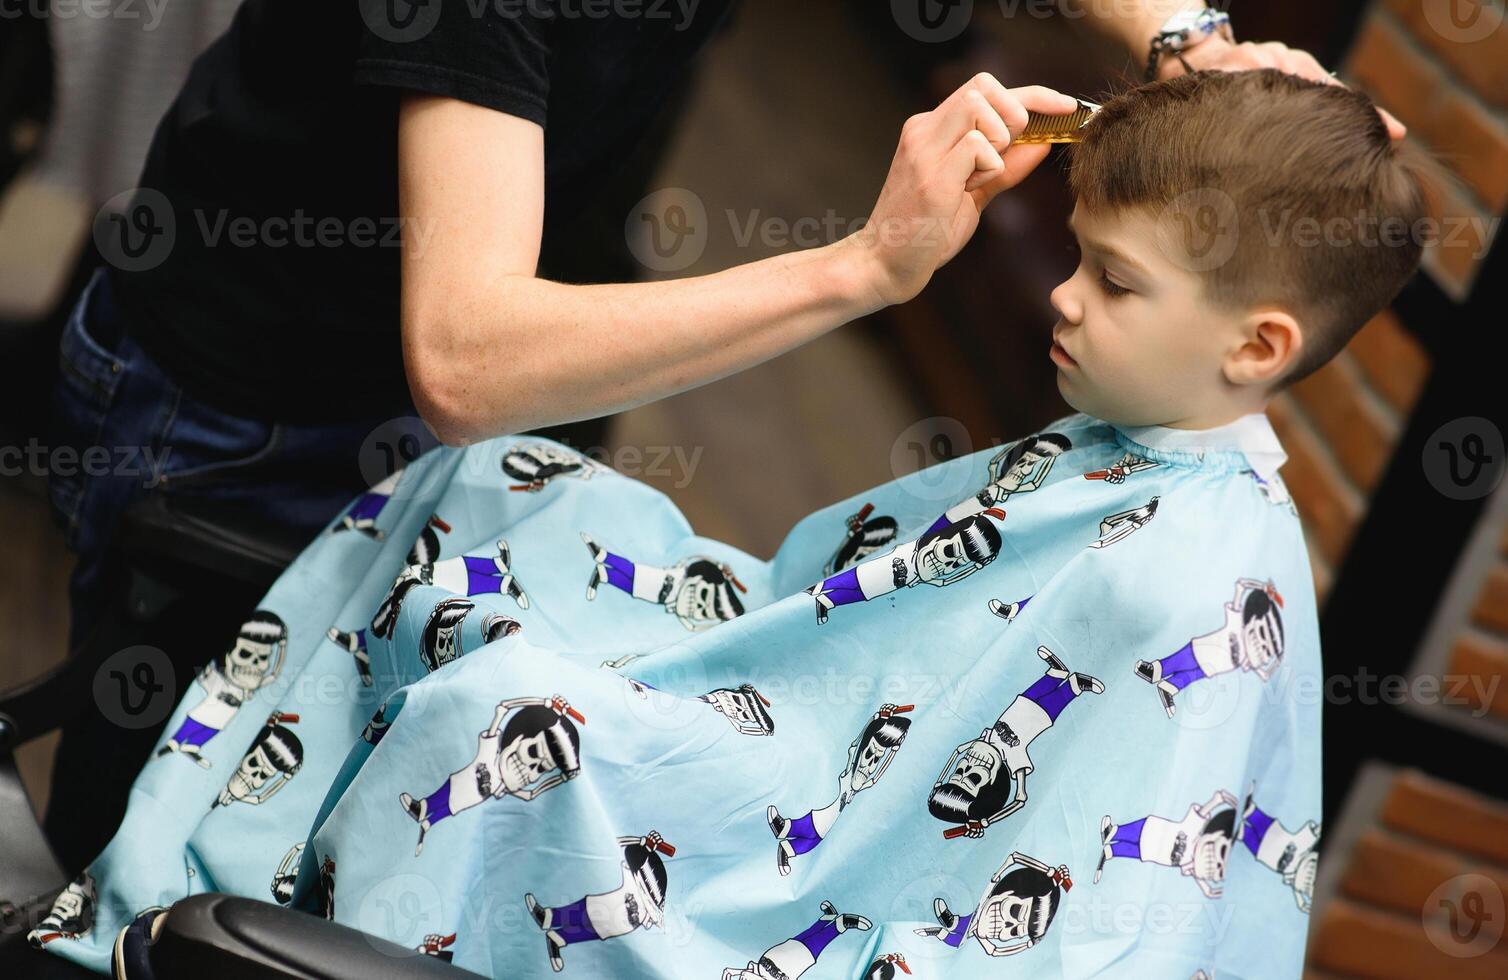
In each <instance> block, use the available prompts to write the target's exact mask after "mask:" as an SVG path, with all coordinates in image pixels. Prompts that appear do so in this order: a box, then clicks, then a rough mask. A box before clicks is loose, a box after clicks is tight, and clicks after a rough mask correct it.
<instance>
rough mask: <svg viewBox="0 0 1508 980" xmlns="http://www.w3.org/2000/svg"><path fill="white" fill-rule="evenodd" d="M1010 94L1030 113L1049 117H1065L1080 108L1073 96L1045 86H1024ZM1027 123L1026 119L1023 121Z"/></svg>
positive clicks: (1010, 91)
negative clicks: (1043, 114)
mask: <svg viewBox="0 0 1508 980" xmlns="http://www.w3.org/2000/svg"><path fill="white" fill-rule="evenodd" d="M1009 94H1010V95H1012V96H1014V97H1015V98H1016V100H1017V101H1019V102H1020V103H1021V105H1022V107H1023V108H1025V109H1027V110H1028V111H1030V112H1045V113H1047V114H1049V115H1054V116H1064V115H1067V114H1068V113H1070V112H1073V111H1074V110H1075V109H1077V108H1078V107H1079V100H1078V99H1076V98H1074V97H1073V96H1071V95H1064V94H1063V93H1062V92H1059V91H1057V90H1055V89H1050V88H1048V87H1046V86H1045V85H1023V86H1021V87H1020V88H1013V89H1010V90H1009ZM1022 121H1023V122H1025V118H1024V117H1023V119H1022Z"/></svg>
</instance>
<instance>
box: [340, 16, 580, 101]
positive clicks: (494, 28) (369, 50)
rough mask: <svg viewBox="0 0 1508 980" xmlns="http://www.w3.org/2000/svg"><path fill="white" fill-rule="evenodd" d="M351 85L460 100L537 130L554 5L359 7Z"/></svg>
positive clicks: (546, 96) (544, 98) (546, 98)
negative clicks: (522, 121) (533, 125)
mask: <svg viewBox="0 0 1508 980" xmlns="http://www.w3.org/2000/svg"><path fill="white" fill-rule="evenodd" d="M361 21H362V23H361V25H360V30H361V38H360V40H359V42H358V44H357V49H356V62H355V66H354V81H355V82H356V84H358V85H377V86H391V87H394V88H403V89H408V90H411V91H416V92H422V93H426V94H430V95H443V96H448V97H450V98H455V99H461V100H463V101H465V102H470V103H473V104H475V105H480V106H486V107H487V108H490V109H496V110H498V111H499V112H506V113H508V114H509V115H513V116H518V117H520V118H522V119H528V120H530V121H532V122H536V123H538V124H540V125H541V126H543V125H544V124H545V116H546V106H547V105H548V101H549V92H550V74H549V64H550V52H551V46H552V42H553V35H554V32H555V29H556V22H557V17H556V11H555V4H554V0H500V2H481V0H431V2H429V3H392V2H391V0H361Z"/></svg>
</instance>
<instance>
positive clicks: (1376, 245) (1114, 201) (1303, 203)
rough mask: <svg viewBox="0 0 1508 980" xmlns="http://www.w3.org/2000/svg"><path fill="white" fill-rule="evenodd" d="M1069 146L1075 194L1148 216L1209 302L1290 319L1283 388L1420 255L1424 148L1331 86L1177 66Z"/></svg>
mask: <svg viewBox="0 0 1508 980" xmlns="http://www.w3.org/2000/svg"><path fill="white" fill-rule="evenodd" d="M1070 153H1071V156H1070V165H1069V185H1070V187H1071V188H1072V190H1073V192H1074V195H1075V196H1076V197H1077V198H1078V200H1079V202H1080V203H1081V205H1082V206H1083V207H1085V208H1086V209H1088V210H1090V211H1102V210H1116V209H1136V210H1141V211H1144V212H1146V213H1148V214H1150V215H1151V216H1153V217H1154V218H1157V219H1158V223H1159V231H1160V233H1161V238H1162V240H1163V241H1164V248H1168V247H1169V246H1171V247H1172V248H1173V249H1175V250H1176V253H1174V252H1170V253H1169V256H1170V258H1173V259H1174V261H1176V262H1178V263H1179V264H1182V265H1184V266H1185V267H1186V268H1190V269H1192V270H1194V271H1197V272H1200V273H1202V274H1203V275H1204V282H1205V297H1206V298H1207V299H1208V300H1210V301H1211V302H1214V303H1216V304H1218V305H1220V306H1222V307H1225V308H1227V309H1238V310H1239V309H1249V308H1253V307H1257V306H1261V305H1266V304H1271V305H1273V306H1277V307H1279V308H1281V309H1284V310H1286V311H1288V312H1289V313H1290V314H1292V315H1294V316H1295V317H1297V318H1298V319H1299V320H1300V322H1301V323H1302V324H1303V327H1304V346H1303V350H1302V351H1301V352H1300V354H1299V357H1298V360H1297V361H1296V363H1295V364H1294V366H1293V367H1292V368H1290V369H1289V371H1288V372H1287V374H1286V375H1285V376H1284V377H1283V378H1282V380H1281V381H1280V382H1279V383H1278V387H1286V386H1287V385H1289V384H1292V383H1293V382H1295V381H1297V380H1299V379H1300V378H1303V377H1304V376H1306V375H1308V374H1309V373H1311V372H1313V371H1314V370H1316V369H1318V368H1319V367H1321V366H1323V365H1324V364H1325V363H1326V362H1327V361H1329V360H1330V359H1331V358H1332V357H1334V356H1335V355H1336V354H1337V353H1339V352H1340V350H1341V349H1342V348H1344V347H1345V346H1346V344H1347V343H1349V342H1350V340H1351V338H1352V337H1353V336H1354V335H1355V334H1356V331H1358V330H1360V329H1361V327H1362V325H1363V324H1365V323H1366V322H1367V321H1368V320H1369V319H1370V318H1371V317H1372V316H1373V315H1374V314H1376V313H1377V312H1378V311H1379V310H1381V309H1382V308H1383V307H1385V306H1387V304H1388V303H1389V302H1391V301H1392V299H1393V297H1394V296H1395V295H1397V293H1398V290H1399V289H1401V288H1402V286H1403V284H1404V283H1405V282H1406V281H1407V280H1408V278H1409V277H1410V276H1411V275H1412V274H1413V273H1414V270H1415V269H1416V268H1417V267H1418V264H1419V259H1420V256H1421V254H1422V245H1423V242H1422V241H1421V240H1420V232H1421V229H1422V228H1424V227H1426V222H1425V221H1424V219H1425V218H1426V217H1427V214H1428V202H1427V200H1426V196H1425V192H1424V185H1423V183H1422V181H1421V179H1420V176H1421V172H1422V169H1423V168H1424V167H1426V166H1427V165H1428V164H1427V160H1426V159H1425V158H1423V157H1422V156H1419V155H1416V154H1415V152H1414V151H1412V150H1411V149H1406V148H1405V146H1404V145H1403V144H1401V143H1398V144H1395V143H1394V141H1393V140H1392V139H1391V138H1390V137H1389V135H1388V131H1387V127H1386V126H1385V125H1384V123H1383V122H1382V119H1381V118H1380V117H1379V116H1378V114H1377V110H1376V108H1375V107H1374V106H1373V104H1372V101H1371V100H1370V99H1368V98H1367V97H1366V96H1365V95H1362V94H1361V93H1359V92H1356V91H1353V90H1351V89H1348V88H1344V87H1342V86H1339V85H1326V84H1322V83H1318V82H1311V81H1308V80H1305V79H1302V78H1299V77H1297V76H1295V75H1290V74H1287V73H1285V72H1280V71H1278V70H1276V69H1270V68H1269V69H1260V70H1254V71H1237V72H1224V71H1198V72H1193V73H1190V74H1187V75H1180V76H1178V77H1176V78H1172V79H1169V80H1167V81H1162V82H1154V83H1152V84H1149V85H1143V86H1140V87H1138V88H1134V89H1131V90H1130V91H1127V92H1124V93H1122V94H1119V95H1116V96H1115V97H1113V98H1111V99H1109V100H1108V101H1107V102H1105V104H1104V106H1103V108H1102V109H1101V110H1100V111H1099V112H1098V113H1096V114H1095V116H1094V117H1093V119H1091V120H1090V122H1089V124H1088V126H1087V127H1086V128H1085V131H1084V139H1083V142H1081V143H1078V144H1076V145H1074V146H1073V147H1072V149H1071V151H1070ZM1170 233H1171V234H1170Z"/></svg>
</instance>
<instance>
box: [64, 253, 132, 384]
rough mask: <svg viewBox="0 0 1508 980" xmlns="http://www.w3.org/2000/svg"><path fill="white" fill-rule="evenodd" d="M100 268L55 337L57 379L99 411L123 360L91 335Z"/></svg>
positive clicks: (123, 363)
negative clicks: (56, 341) (57, 337)
mask: <svg viewBox="0 0 1508 980" xmlns="http://www.w3.org/2000/svg"><path fill="white" fill-rule="evenodd" d="M104 275H105V273H104V272H103V271H100V272H96V273H95V274H94V278H93V279H91V280H90V281H89V285H88V286H86V287H84V291H83V293H82V294H81V295H80V296H79V300H78V302H77V303H75V304H74V306H73V312H72V313H70V314H69V315H68V322H67V323H65V324H64V325H63V336H62V338H61V339H60V340H59V341H58V373H59V383H60V384H62V385H66V386H68V387H69V388H71V389H72V391H73V393H74V394H76V395H77V399H76V400H81V401H84V402H87V403H89V404H91V405H93V406H95V407H96V408H98V409H99V410H100V411H101V412H104V411H106V410H108V409H109V407H110V402H111V401H112V400H113V399H114V398H115V389H116V388H117V387H119V385H120V378H121V374H122V372H123V371H124V370H125V362H124V361H123V360H122V359H121V358H120V356H119V355H117V354H116V353H115V351H113V350H111V349H110V347H109V346H107V345H106V344H104V343H102V342H101V341H100V340H99V339H97V338H96V337H95V336H94V333H93V331H92V327H93V326H95V322H96V321H95V314H96V311H95V307H94V298H95V294H96V293H97V292H98V290H99V289H100V288H101V285H100V284H101V279H102V277H103V276H104Z"/></svg>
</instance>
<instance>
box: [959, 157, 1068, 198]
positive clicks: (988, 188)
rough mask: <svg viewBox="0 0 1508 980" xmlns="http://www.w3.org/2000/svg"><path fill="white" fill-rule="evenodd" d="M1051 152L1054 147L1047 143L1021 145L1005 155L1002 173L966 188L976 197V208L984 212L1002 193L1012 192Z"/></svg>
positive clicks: (979, 180) (985, 177)
mask: <svg viewBox="0 0 1508 980" xmlns="http://www.w3.org/2000/svg"><path fill="white" fill-rule="evenodd" d="M1051 150H1052V147H1051V146H1048V145H1047V144H1045V143H1019V144H1017V145H1015V146H1013V147H1011V150H1010V152H1009V153H1007V154H1005V156H1004V158H1003V159H1004V161H1005V167H1004V169H1003V170H1001V171H1000V173H998V174H994V175H988V176H983V177H981V178H979V179H976V180H973V181H971V182H970V183H972V184H973V185H974V186H972V187H968V186H966V187H965V190H967V191H969V192H970V193H971V194H973V195H974V204H975V206H976V207H978V208H979V210H981V211H983V210H984V209H985V207H986V206H987V205H988V204H989V203H990V202H991V201H993V200H994V199H995V197H996V195H998V194H999V193H1000V192H1001V191H1005V190H1010V189H1011V188H1012V187H1015V186H1016V185H1017V184H1019V183H1021V181H1023V180H1025V179H1026V176H1027V175H1028V174H1030V173H1031V172H1032V171H1033V170H1036V169H1037V167H1038V165H1040V164H1041V163H1042V161H1043V160H1046V159H1047V154H1048V153H1049V152H1050V151H1051Z"/></svg>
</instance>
